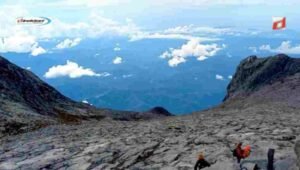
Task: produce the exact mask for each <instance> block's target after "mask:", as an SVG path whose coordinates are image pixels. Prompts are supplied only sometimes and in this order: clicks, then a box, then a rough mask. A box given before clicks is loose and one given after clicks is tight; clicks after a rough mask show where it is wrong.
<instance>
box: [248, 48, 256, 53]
mask: <svg viewBox="0 0 300 170" xmlns="http://www.w3.org/2000/svg"><path fill="white" fill-rule="evenodd" d="M248 49H249V50H251V51H252V52H253V53H257V48H256V47H249V48H248Z"/></svg>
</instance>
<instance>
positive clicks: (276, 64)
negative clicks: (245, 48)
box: [224, 54, 300, 107]
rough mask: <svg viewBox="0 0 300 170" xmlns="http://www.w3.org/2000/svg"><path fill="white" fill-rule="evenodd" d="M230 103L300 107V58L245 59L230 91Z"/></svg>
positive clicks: (229, 88) (281, 55)
mask: <svg viewBox="0 0 300 170" xmlns="http://www.w3.org/2000/svg"><path fill="white" fill-rule="evenodd" d="M227 92H228V93H227V95H226V96H225V98H224V101H225V103H226V102H228V101H232V100H233V101H238V100H239V101H244V100H245V99H246V100H247V101H248V102H250V101H251V103H253V104H255V103H260V102H280V103H285V104H287V105H289V106H292V107H300V104H299V103H300V94H299V92H300V59H299V58H290V57H288V56H287V55H284V54H279V55H276V56H273V57H267V58H257V57H256V56H250V57H248V58H246V59H244V60H243V61H242V62H241V63H240V65H239V67H238V68H237V71H236V73H235V75H234V76H233V79H232V81H231V82H230V84H229V86H228V88H227Z"/></svg>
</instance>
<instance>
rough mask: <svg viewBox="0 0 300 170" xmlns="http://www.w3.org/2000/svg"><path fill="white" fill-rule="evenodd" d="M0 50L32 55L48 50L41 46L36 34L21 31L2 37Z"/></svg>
mask: <svg viewBox="0 0 300 170" xmlns="http://www.w3.org/2000/svg"><path fill="white" fill-rule="evenodd" d="M0 52H3V53H6V52H16V53H31V55H32V56H38V55H40V54H44V53H46V50H45V49H44V48H42V47H40V46H39V44H38V42H37V41H36V38H35V37H34V36H31V35H27V34H25V33H20V34H14V35H12V36H10V37H6V38H1V39H0Z"/></svg>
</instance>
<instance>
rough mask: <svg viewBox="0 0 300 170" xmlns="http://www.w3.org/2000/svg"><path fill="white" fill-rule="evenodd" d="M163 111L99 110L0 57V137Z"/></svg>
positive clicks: (127, 118)
mask: <svg viewBox="0 0 300 170" xmlns="http://www.w3.org/2000/svg"><path fill="white" fill-rule="evenodd" d="M144 115H145V116H144ZM161 116H163V114H159V113H155V112H148V114H147V115H146V114H143V113H138V112H123V111H116V110H111V109H98V108H95V107H93V106H91V105H88V104H84V103H81V102H75V101H73V100H71V99H69V98H67V97H65V96H64V95H62V94H61V93H59V92H58V91H57V90H55V89H54V88H53V87H51V86H49V85H48V84H46V83H45V82H43V81H42V80H40V79H39V78H38V77H37V76H36V75H34V74H33V73H32V72H30V71H28V70H26V69H22V68H20V67H18V66H16V65H15V64H13V63H11V62H9V61H8V60H6V59H5V58H3V57H1V56H0V136H1V134H9V133H17V132H22V131H27V130H30V129H32V128H39V127H42V126H47V125H49V124H54V123H78V122H80V121H82V120H88V119H97V120H99V119H102V118H104V117H111V118H113V119H124V120H134V119H149V118H154V117H161Z"/></svg>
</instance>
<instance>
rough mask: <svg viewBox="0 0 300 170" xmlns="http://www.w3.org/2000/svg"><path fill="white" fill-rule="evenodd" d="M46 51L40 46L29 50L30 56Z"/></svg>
mask: <svg viewBox="0 0 300 170" xmlns="http://www.w3.org/2000/svg"><path fill="white" fill-rule="evenodd" d="M46 52H47V51H46V50H45V49H44V48H42V47H34V48H33V49H32V51H31V55H32V56H38V55H41V54H45V53H46Z"/></svg>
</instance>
